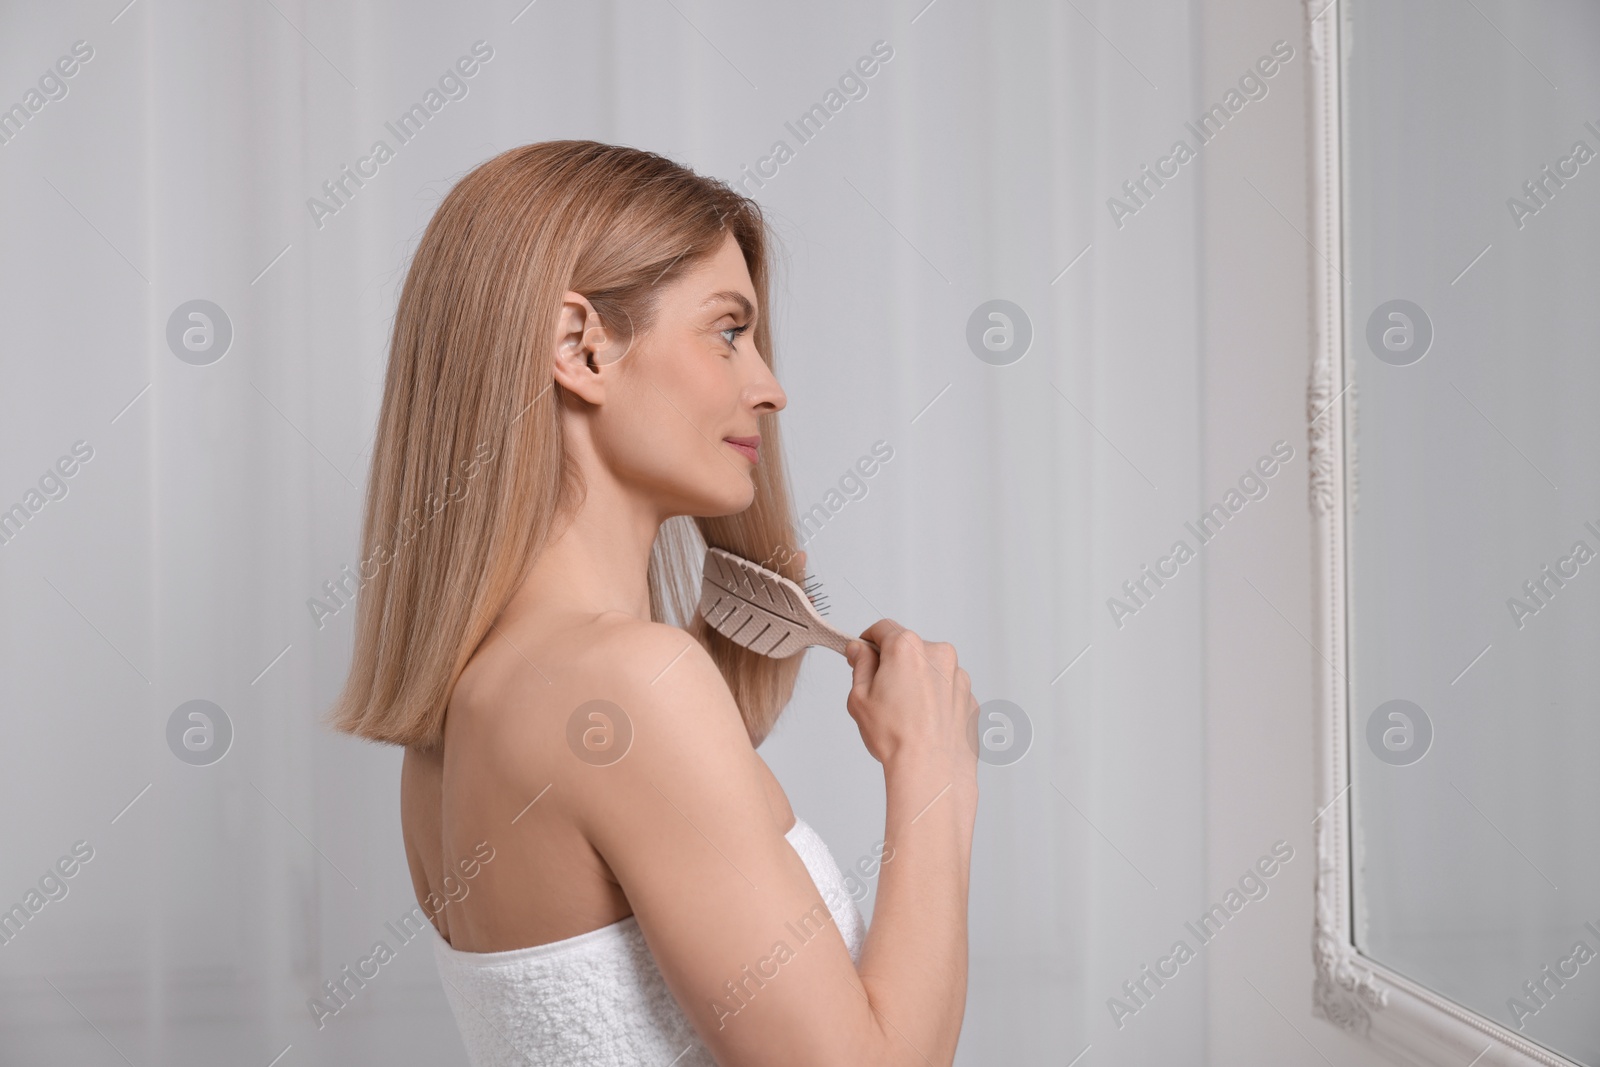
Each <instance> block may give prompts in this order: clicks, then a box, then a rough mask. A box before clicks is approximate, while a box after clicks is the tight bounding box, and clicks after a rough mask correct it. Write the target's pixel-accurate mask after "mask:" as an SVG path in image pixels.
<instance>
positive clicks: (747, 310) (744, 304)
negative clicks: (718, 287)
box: [700, 289, 756, 319]
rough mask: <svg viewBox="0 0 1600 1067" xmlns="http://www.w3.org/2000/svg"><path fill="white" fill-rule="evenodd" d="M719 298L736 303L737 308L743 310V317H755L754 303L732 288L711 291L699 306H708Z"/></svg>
mask: <svg viewBox="0 0 1600 1067" xmlns="http://www.w3.org/2000/svg"><path fill="white" fill-rule="evenodd" d="M719 300H727V301H729V302H730V303H733V304H736V305H738V307H739V310H740V311H742V312H744V317H745V318H747V319H754V318H755V317H756V309H755V305H754V304H752V303H750V301H749V300H748V299H746V298H745V295H744V294H743V293H736V292H734V291H733V290H732V289H724V290H722V291H721V292H720V293H712V294H711V295H710V296H708V297H706V299H705V303H703V304H701V305H700V306H701V307H702V308H708V307H710V306H711V305H712V304H715V303H716V302H717V301H719Z"/></svg>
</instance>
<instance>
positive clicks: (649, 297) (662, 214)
mask: <svg viewBox="0 0 1600 1067" xmlns="http://www.w3.org/2000/svg"><path fill="white" fill-rule="evenodd" d="M728 234H732V236H733V237H734V239H735V240H736V241H737V242H738V244H739V247H740V249H741V250H742V251H743V253H744V258H745V264H746V266H747V267H748V269H749V271H750V280H751V283H752V284H753V285H754V287H755V292H756V297H757V300H758V301H759V306H760V307H761V308H762V310H763V314H762V315H761V316H760V317H759V318H758V319H757V321H756V326H755V330H754V334H755V343H756V350H757V351H758V352H760V353H761V356H762V358H763V359H765V360H766V361H767V363H768V365H769V366H771V365H772V361H773V350H772V332H771V322H772V316H771V314H770V313H769V310H768V309H769V307H770V305H769V302H768V294H769V264H768V255H769V241H768V235H767V227H766V222H765V220H764V219H763V217H762V214H761V210H760V208H759V207H758V206H757V205H756V203H755V202H754V201H752V200H750V199H748V198H746V197H743V196H740V195H739V194H738V193H736V192H734V191H733V190H732V189H730V188H729V187H728V186H727V185H726V184H724V183H722V182H720V181H716V180H714V179H710V178H706V177H702V176H700V175H698V174H695V173H694V172H693V171H691V170H688V169H687V168H685V167H682V166H680V165H678V164H677V163H674V162H672V161H671V160H668V159H665V158H663V157H662V156H659V155H656V154H654V153H651V152H643V151H639V150H637V149H633V148H626V147H621V146H618V145H607V144H598V143H596V142H593V141H548V142H545V143H542V144H532V145H524V146H522V147H520V148H513V149H511V150H509V151H507V152H502V153H501V154H500V155H498V156H495V157H494V158H493V159H490V160H489V161H488V162H486V163H483V164H482V165H480V166H478V167H477V168H475V169H474V170H473V171H472V172H471V173H469V174H468V175H467V176H466V177H464V178H463V179H462V180H461V181H460V182H459V183H457V184H456V185H455V187H454V188H452V189H451V190H450V192H449V194H448V195H447V196H446V197H445V198H444V201H443V202H442V203H441V204H440V205H439V209H438V211H437V212H435V214H434V216H433V218H432V220H431V221H430V222H429V223H428V227H427V230H426V231H425V232H424V233H423V236H422V241H421V243H420V245H419V246H418V248H417V251H416V255H415V256H414V258H413V259H412V262H411V267H410V270H409V271H408V273H407V274H406V280H405V285H404V288H403V289H402V290H401V293H400V301H399V305H398V307H397V309H396V312H395V320H394V332H393V335H392V338H391V341H390V348H389V370H388V376H387V378H386V380H385V382H384V389H383V405H382V409H381V411H380V414H379V416H378V428H377V438H376V441H375V443H374V446H373V452H372V471H371V477H370V479H369V481H368V483H367V496H366V514H365V520H364V524H363V530H362V563H361V566H360V568H359V577H360V579H361V584H360V593H359V596H358V603H357V607H356V623H355V648H354V653H353V656H352V660H351V666H350V674H349V677H348V679H347V680H346V682H345V686H344V690H343V692H342V693H341V694H340V696H339V699H338V702H337V703H336V704H335V706H334V707H333V709H332V711H331V712H330V722H331V724H332V725H333V726H334V727H335V728H336V729H338V730H342V731H344V732H345V733H349V734H354V735H356V736H358V737H363V738H367V739H369V740H373V741H381V742H387V743H389V744H396V745H406V746H410V747H415V748H420V749H430V748H433V747H435V746H437V745H439V744H440V743H442V740H443V736H444V719H445V710H446V708H447V706H448V704H449V699H450V693H451V691H452V689H453V688H454V686H455V683H456V680H457V679H458V678H459V677H460V676H461V672H462V670H463V668H465V666H466V664H467V661H468V660H469V659H470V658H471V656H472V654H473V652H474V651H475V650H476V649H477V648H478V646H479V644H480V643H481V642H482V641H483V640H484V638H485V637H486V636H487V635H488V633H489V631H490V629H491V628H492V626H493V624H494V621H495V619H496V618H497V617H498V616H499V615H500V612H501V611H502V609H504V607H505V605H506V604H507V602H508V601H509V600H510V598H511V596H512V594H513V593H514V592H515V591H516V590H517V589H518V587H519V586H520V585H521V583H522V581H523V580H524V578H525V577H526V576H527V573H528V570H529V568H530V567H531V566H532V565H533V563H534V561H535V560H536V559H537V558H538V556H539V554H540V552H541V551H542V550H543V549H544V547H545V545H546V544H547V543H548V542H549V539H550V537H551V535H552V532H553V530H554V527H555V525H556V523H557V522H558V520H559V519H560V518H561V517H562V516H563V515H564V514H566V512H567V509H569V508H571V507H573V506H574V505H575V503H576V502H577V501H579V500H581V494H582V492H583V487H582V485H581V484H580V479H579V478H578V473H577V471H576V469H575V468H574V467H573V464H572V458H571V456H570V454H569V453H568V452H567V449H566V447H565V443H564V442H563V440H562V434H561V421H560V417H559V412H560V410H561V393H562V389H561V386H559V385H557V384H556V382H555V378H554V372H553V358H554V352H553V342H552V338H553V337H554V336H555V327H556V321H557V315H558V313H559V310H560V307H561V301H562V296H563V294H564V293H566V292H567V291H569V290H571V291H573V292H577V293H581V294H582V295H583V296H585V297H587V298H588V299H589V301H590V303H591V304H593V305H594V308H595V310H596V311H597V312H598V313H599V315H600V318H601V321H602V322H603V323H604V324H605V326H606V328H607V331H608V332H609V333H613V334H615V335H619V336H622V337H624V338H627V339H629V340H632V341H638V340H639V338H640V337H641V335H643V334H644V333H645V332H646V331H648V329H649V328H650V326H651V323H652V321H653V317H654V312H655V310H656V309H655V303H656V297H657V294H658V293H659V291H660V290H661V289H662V288H663V287H664V286H667V285H670V284H671V283H672V282H673V281H674V280H675V279H676V278H678V277H680V276H681V275H683V274H684V273H685V272H686V271H688V270H690V269H692V268H693V267H694V266H696V265H697V264H699V263H701V262H703V261H704V260H705V259H706V258H708V257H710V256H711V255H712V254H713V253H715V252H716V250H717V249H718V248H720V247H721V245H722V242H723V241H724V240H725V239H726V236H727V235H728ZM759 432H760V434H761V452H762V462H761V463H760V464H759V465H758V466H757V467H756V469H755V489H756V492H755V500H754V502H753V503H752V504H751V505H750V507H749V508H747V509H746V510H744V511H743V512H740V513H739V514H737V515H731V516H726V517H721V518H698V517H697V518H693V519H690V518H689V517H686V516H680V517H679V518H676V519H671V520H669V521H668V522H666V523H664V524H663V525H662V528H661V531H660V532H659V533H658V535H657V538H656V542H655V545H654V547H653V549H652V552H651V560H650V566H649V584H650V612H651V616H652V618H654V619H655V620H656V621H658V622H669V623H672V624H674V625H679V626H682V627H684V628H685V629H686V630H687V631H688V632H689V633H690V634H691V635H692V636H693V637H694V638H695V639H696V640H697V641H699V642H700V643H701V644H702V645H703V646H705V648H706V650H707V651H708V652H709V653H710V654H711V656H712V658H713V660H714V661H715V662H716V664H717V666H718V667H719V668H720V670H721V671H722V675H723V677H724V678H725V679H726V680H727V683H728V688H729V689H730V690H731V691H732V693H733V697H734V700H735V702H736V703H737V704H738V707H739V712H740V715H741V716H742V717H743V719H744V724H745V729H746V730H747V732H748V733H749V735H750V740H751V743H752V744H755V745H759V744H760V743H761V741H762V740H763V739H764V738H765V737H766V736H767V734H768V732H769V731H770V730H771V729H772V726H773V724H774V722H775V721H776V720H777V717H778V715H779V713H780V712H781V711H782V709H783V706H784V705H785V704H786V703H787V702H788V700H789V697H790V695H791V694H792V692H793V690H794V682H795V676H796V674H797V673H798V672H799V669H800V660H801V656H800V655H795V656H792V657H790V658H788V659H782V660H778V659H769V658H767V657H764V656H761V655H758V654H756V653H753V652H750V651H749V650H747V649H745V648H741V647H740V646H738V645H735V644H733V643H732V642H731V641H729V640H727V639H726V638H724V637H723V636H721V635H720V634H718V633H716V632H715V631H714V630H712V629H710V628H709V627H708V626H707V625H706V624H705V620H703V619H702V618H700V617H699V615H698V613H697V612H696V610H695V608H696V602H697V599H698V596H697V594H698V585H699V577H700V567H701V563H702V560H703V554H704V551H705V547H706V546H707V545H712V546H716V547H719V548H725V549H727V550H728V551H730V552H736V553H738V554H740V555H743V556H746V557H748V558H751V559H755V560H760V561H763V562H765V563H766V565H767V566H769V567H771V568H772V569H774V570H777V571H779V573H782V574H784V576H785V577H788V578H791V579H795V580H800V579H801V578H802V575H801V574H800V573H799V567H798V565H797V561H796V558H795V556H796V551H797V550H796V546H795V540H796V538H795V529H794V518H793V512H792V509H791V506H790V497H789V490H788V484H787V479H786V476H785V473H784V467H783V453H782V450H781V448H780V447H779V440H778V423H777V416H776V414H775V413H771V412H767V413H763V414H762V415H761V416H760V418H759ZM369 572H370V573H369Z"/></svg>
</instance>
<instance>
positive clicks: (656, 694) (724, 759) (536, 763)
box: [451, 614, 761, 811]
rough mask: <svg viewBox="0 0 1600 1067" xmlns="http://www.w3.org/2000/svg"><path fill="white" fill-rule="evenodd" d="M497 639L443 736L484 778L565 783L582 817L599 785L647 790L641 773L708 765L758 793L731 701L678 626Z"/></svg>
mask: <svg viewBox="0 0 1600 1067" xmlns="http://www.w3.org/2000/svg"><path fill="white" fill-rule="evenodd" d="M497 640H498V642H499V645H498V647H494V646H491V647H489V648H487V649H486V651H487V653H488V654H487V655H486V656H483V657H482V659H483V660H484V662H483V663H481V664H479V665H478V670H477V673H476V675H475V676H474V677H472V678H470V679H468V682H469V684H467V685H463V686H460V687H459V688H458V693H457V694H456V696H455V697H453V698H452V703H451V715H452V716H455V717H456V719H457V721H456V722H455V723H453V724H452V726H451V730H452V733H453V736H452V741H455V740H457V739H460V740H461V741H464V742H466V744H465V745H464V746H462V747H463V748H470V749H471V750H473V752H474V753H475V758H474V761H473V762H474V765H475V766H476V767H477V768H479V769H480V770H482V771H486V772H488V773H489V774H490V775H491V776H492V777H493V778H496V779H501V780H511V781H517V782H519V784H525V785H537V786H539V787H541V788H542V785H543V784H544V783H547V782H564V783H566V784H567V785H568V786H570V787H571V788H573V789H575V790H576V791H577V793H578V794H579V796H580V797H581V799H582V801H583V803H581V805H580V807H581V808H582V809H583V810H585V811H593V810H596V804H597V803H598V801H597V800H596V795H591V794H592V793H593V792H594V791H596V790H597V789H598V787H600V786H601V785H602V783H603V787H604V788H603V790H600V791H603V792H605V793H609V794H611V795H613V796H632V795H633V794H634V793H635V789H636V787H638V786H640V785H643V786H644V788H646V789H649V788H650V786H649V785H648V784H645V783H643V782H640V781H636V779H639V778H640V777H641V776H643V777H644V778H647V779H649V780H651V781H656V782H659V781H661V780H662V779H663V778H669V779H670V778H671V777H672V776H674V775H675V774H678V773H682V772H684V771H689V770H695V769H701V770H710V768H712V767H716V768H719V769H720V771H722V772H728V773H732V774H733V776H734V778H735V780H736V781H737V780H741V779H745V778H747V777H749V776H752V775H753V776H754V777H753V778H751V779H750V780H753V781H754V782H755V783H756V785H757V787H758V788H757V792H758V795H760V793H761V782H760V774H761V767H760V766H759V757H757V756H756V755H755V751H754V749H753V748H752V747H751V746H750V742H749V736H748V734H747V733H746V732H745V730H744V725H743V720H742V719H741V718H740V715H739V710H738V707H737V705H736V704H735V703H734V700H733V695H732V694H731V693H730V692H729V690H728V686H727V682H726V681H725V680H724V679H723V677H722V672H721V671H720V670H719V669H718V668H717V665H716V663H715V662H714V661H713V660H712V659H711V656H710V654H709V653H708V652H707V651H706V650H705V648H704V647H703V646H702V645H701V644H700V643H699V642H698V641H696V640H695V639H694V638H693V637H692V636H690V635H689V634H688V633H687V632H686V631H684V630H682V629H680V628H678V627H676V626H671V625H667V624H665V623H658V622H650V621H646V620H641V619H637V618H631V617H629V616H625V615H621V614H611V615H604V616H600V617H597V618H595V619H593V620H590V621H586V622H584V623H583V624H581V625H577V626H573V627H570V628H567V629H564V630H563V631H562V632H560V633H558V634H550V635H545V637H544V639H542V640H528V639H526V635H518V634H514V633H513V634H503V635H500V637H499V638H498V639H497ZM730 763H731V764H733V765H734V766H731V767H730V766H729V764H730ZM751 763H756V764H757V766H756V767H754V768H753V769H751V768H749V767H748V766H747V765H749V764H751ZM741 766H743V767H744V769H743V771H742V773H741ZM552 799H554V798H553V797H552ZM635 799H636V798H635ZM600 806H601V807H603V806H604V805H603V804H601V805H600Z"/></svg>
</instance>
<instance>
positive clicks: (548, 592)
mask: <svg viewBox="0 0 1600 1067" xmlns="http://www.w3.org/2000/svg"><path fill="white" fill-rule="evenodd" d="M584 477H585V482H586V487H587V492H586V494H585V496H584V500H583V503H582V505H581V506H580V507H579V508H578V511H577V513H576V514H575V515H573V516H572V518H571V519H570V521H568V522H567V524H566V525H565V526H564V527H558V529H557V532H556V533H555V535H554V537H553V538H552V540H551V541H550V542H549V543H548V544H547V545H546V546H545V548H544V550H543V551H542V552H541V553H540V555H539V559H538V561H537V562H536V563H535V564H534V566H533V569H532V570H531V571H529V573H528V577H527V579H526V580H525V581H524V582H523V584H522V588H521V589H519V590H518V591H517V593H516V595H515V597H513V602H516V601H524V602H526V603H527V604H528V605H530V606H531V605H533V604H537V605H538V610H539V612H540V614H546V613H551V614H560V615H567V614H578V615H586V616H593V615H599V614H602V613H604V612H622V613H623V614H625V615H632V616H634V617H635V618H639V619H645V620H648V619H649V618H650V581H649V569H650V550H651V548H652V546H654V544H655V540H656V533H657V532H658V531H659V530H660V528H661V524H662V522H663V521H665V519H666V516H665V515H662V514H661V513H660V511H659V509H658V507H657V505H656V504H655V503H654V502H652V501H650V500H647V499H645V498H644V497H643V496H641V495H640V494H639V493H636V492H632V491H630V490H629V489H628V488H627V487H625V486H623V485H621V484H619V483H618V482H617V481H615V480H614V479H612V478H611V477H609V476H608V474H607V472H606V471H605V470H604V468H602V467H600V465H598V464H593V465H588V469H587V470H585V471H584Z"/></svg>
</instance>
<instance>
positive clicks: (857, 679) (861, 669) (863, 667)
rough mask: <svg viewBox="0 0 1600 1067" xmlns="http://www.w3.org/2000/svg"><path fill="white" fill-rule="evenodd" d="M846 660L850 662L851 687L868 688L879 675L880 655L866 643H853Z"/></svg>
mask: <svg viewBox="0 0 1600 1067" xmlns="http://www.w3.org/2000/svg"><path fill="white" fill-rule="evenodd" d="M847 649H848V650H847V652H846V654H845V658H846V659H848V660H849V661H850V672H851V675H850V687H851V688H852V689H853V688H855V687H856V686H867V685H870V684H871V683H872V678H873V676H874V675H875V674H877V673H878V653H877V651H876V650H875V649H873V647H872V646H871V645H869V644H867V643H866V642H865V641H851V642H850V644H849V645H848V646H847Z"/></svg>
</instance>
